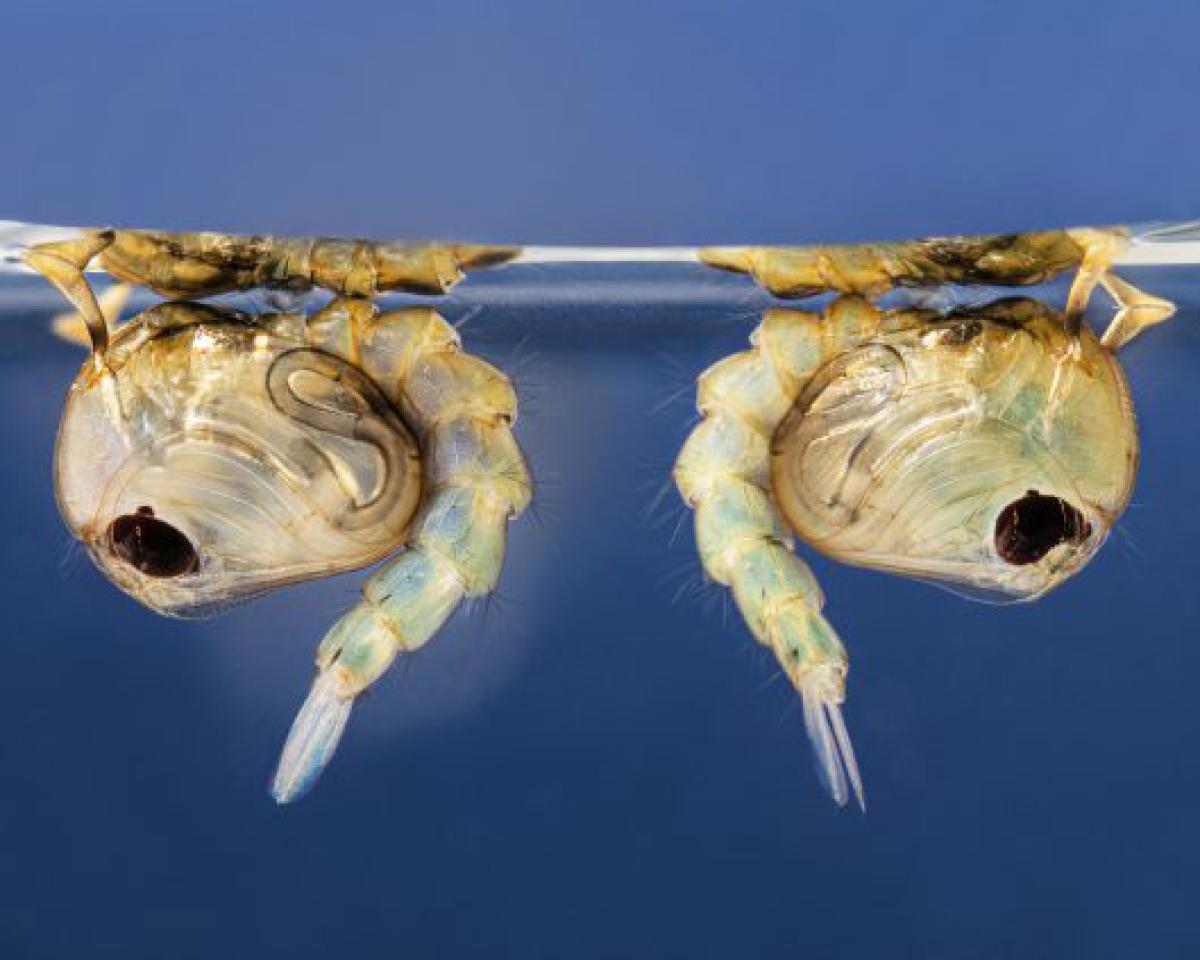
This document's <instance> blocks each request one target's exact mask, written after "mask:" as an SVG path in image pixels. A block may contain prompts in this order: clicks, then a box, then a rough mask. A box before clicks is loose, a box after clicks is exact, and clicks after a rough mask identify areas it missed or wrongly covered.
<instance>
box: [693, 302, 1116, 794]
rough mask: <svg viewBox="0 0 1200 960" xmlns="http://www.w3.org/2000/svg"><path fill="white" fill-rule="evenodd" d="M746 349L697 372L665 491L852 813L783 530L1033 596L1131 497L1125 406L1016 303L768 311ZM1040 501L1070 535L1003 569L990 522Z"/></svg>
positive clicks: (872, 558)
mask: <svg viewBox="0 0 1200 960" xmlns="http://www.w3.org/2000/svg"><path fill="white" fill-rule="evenodd" d="M751 342H752V344H753V349H751V350H749V351H747V352H744V353H739V354H735V355H734V356H732V357H728V358H726V359H724V360H722V361H720V362H718V363H716V364H715V365H713V366H712V367H711V368H710V369H709V370H708V371H706V372H705V373H704V374H703V375H702V376H701V377H700V380H699V385H698V391H697V394H698V407H699V409H700V412H701V414H702V415H703V419H702V420H701V422H700V424H699V425H698V426H697V427H696V428H695V430H693V432H692V433H691V435H690V436H689V438H688V440H687V441H686V443H685V444H684V447H683V449H682V451H681V452H680V455H679V458H678V461H677V463H676V466H675V480H676V484H677V485H678V487H679V490H680V492H681V494H682V495H683V497H684V499H685V500H686V501H687V502H688V504H690V505H691V506H692V507H693V508H694V510H695V527H696V541H697V546H698V550H699V554H700V559H701V562H702V564H703V566H704V570H705V572H706V573H707V574H708V576H709V577H711V578H712V579H713V580H715V581H717V582H718V583H722V584H726V585H728V586H729V587H730V589H731V590H732V593H733V596H734V599H735V601H736V603H737V606H738V609H739V610H740V612H741V614H742V616H743V618H744V619H745V622H746V624H747V626H748V627H749V628H750V631H751V632H752V634H753V635H754V637H755V639H756V640H758V641H759V642H760V643H762V644H763V645H765V646H767V647H768V648H770V649H771V650H773V651H774V653H775V654H776V657H777V658H778V660H779V662H780V665H781V666H782V667H783V669H784V670H785V672H786V673H787V675H788V676H789V677H790V678H791V680H792V682H793V683H794V684H795V685H796V687H797V689H798V690H799V692H800V694H801V697H802V698H803V701H804V707H805V709H804V715H805V721H806V725H807V727H808V732H809V737H810V740H811V741H812V743H813V745H814V747H815V749H816V752H817V757H818V762H819V768H820V770H821V772H822V776H823V778H824V779H825V781H826V782H827V784H828V785H829V787H830V789H831V792H832V793H833V795H834V797H835V799H837V800H838V802H839V803H844V802H845V801H846V800H847V799H848V797H849V795H850V793H851V792H854V793H855V794H856V795H857V797H858V800H859V802H860V803H862V802H863V797H862V789H861V783H860V780H859V775H858V770H857V765H856V762H855V759H854V755H853V752H852V750H851V748H850V742H849V737H848V736H847V734H846V731H845V727H844V724H843V722H842V718H841V713H840V705H841V703H842V702H843V700H844V698H845V679H846V674H847V667H848V661H847V657H846V653H845V650H844V648H843V646H842V643H841V641H840V640H839V638H838V636H837V634H836V633H835V631H834V630H833V628H832V627H831V626H830V624H829V622H828V621H827V620H826V619H825V618H824V616H823V615H822V607H823V605H824V598H823V596H822V593H821V590H820V588H819V587H818V585H817V584H816V582H815V580H814V578H813V576H812V573H811V572H810V571H809V569H808V567H807V565H806V564H805V563H804V562H803V561H802V560H801V559H800V558H799V557H798V556H797V555H796V554H795V553H794V552H793V549H792V540H791V538H792V535H793V534H795V535H798V536H799V537H800V538H802V539H803V540H805V541H806V542H808V543H809V544H811V545H812V546H814V547H816V548H817V549H819V550H821V551H822V552H824V553H826V554H828V555H830V556H832V557H835V558H837V559H840V560H844V561H846V562H849V563H853V564H857V565H861V566H868V567H872V568H875V569H882V570H887V571H889V572H893V573H900V574H904V575H909V576H917V577H921V578H926V579H930V580H935V581H938V582H942V583H945V584H948V585H950V586H952V587H955V588H959V589H965V590H968V591H970V592H973V593H986V594H988V595H991V596H995V597H1001V598H1007V599H1031V598H1033V597H1036V596H1039V595H1041V594H1042V593H1045V592H1046V591H1047V590H1049V589H1051V588H1053V587H1054V586H1055V585H1057V584H1058V583H1060V582H1062V580H1064V579H1065V578H1066V577H1068V576H1070V575H1071V574H1072V573H1074V572H1075V571H1077V570H1078V569H1080V568H1081V567H1082V566H1083V565H1084V564H1085V563H1086V562H1087V560H1088V559H1090V558H1091V557H1092V556H1093V555H1094V554H1095V552H1096V551H1097V550H1098V549H1099V547H1100V545H1101V544H1102V543H1103V541H1104V539H1105V537H1106V536H1107V534H1108V532H1109V530H1110V529H1111V527H1112V524H1113V522H1114V521H1115V519H1116V517H1117V516H1118V515H1119V513H1120V511H1121V510H1122V509H1123V508H1124V506H1125V504H1126V502H1127V500H1128V497H1129V494H1130V491H1131V489H1132V484H1133V477H1134V472H1135V468H1136V463H1137V433H1136V428H1135V424H1134V420H1133V413H1132V408H1131V405H1130V402H1129V396H1128V391H1127V389H1126V387H1125V383H1124V379H1123V377H1122V375H1121V372H1120V368H1119V366H1118V365H1117V363H1116V361H1115V359H1114V358H1113V357H1112V355H1111V354H1110V353H1109V351H1108V350H1106V349H1105V348H1104V347H1102V346H1101V345H1100V343H1099V341H1097V340H1096V338H1095V337H1094V336H1093V335H1092V334H1091V332H1090V331H1088V330H1086V329H1084V330H1083V331H1081V332H1080V333H1079V334H1078V335H1075V334H1073V333H1069V332H1068V331H1067V329H1066V327H1065V325H1064V323H1063V318H1062V316H1061V315H1059V314H1056V313H1054V312H1053V311H1051V310H1049V309H1048V308H1045V307H1041V306H1040V305H1038V304H1036V303H1034V302H1033V301H1028V300H1010V301H1000V302H998V303H996V304H992V305H990V306H988V307H984V308H978V309H976V310H969V311H959V312H957V313H955V314H953V315H951V316H949V317H942V316H940V315H937V314H933V313H931V312H929V311H921V310H895V311H888V312H881V311H879V310H877V309H876V308H875V307H873V306H872V305H871V304H869V303H868V302H867V301H865V300H863V299H861V298H859V297H846V298H843V299H841V300H838V301H835V303H834V304H833V305H832V306H831V307H830V308H829V309H828V310H826V311H825V312H824V313H820V314H817V313H807V312H802V311H795V310H771V311H768V312H767V313H766V314H765V315H764V318H763V322H762V324H761V326H760V327H759V328H758V329H757V330H756V331H755V333H754V334H753V335H752V337H751ZM1033 491H1036V492H1037V493H1038V494H1039V495H1041V496H1042V497H1044V498H1047V502H1050V498H1054V500H1055V501H1061V502H1063V503H1065V504H1068V505H1069V506H1070V507H1071V508H1073V509H1076V510H1078V511H1079V514H1080V516H1081V517H1082V520H1080V521H1079V524H1078V531H1076V532H1077V534H1078V535H1077V536H1073V537H1072V538H1070V539H1069V540H1064V541H1063V542H1060V543H1058V544H1057V545H1055V546H1053V547H1052V548H1051V549H1048V550H1047V551H1046V552H1045V553H1044V555H1042V556H1039V557H1038V558H1037V559H1036V561H1032V562H1026V561H1025V559H1024V558H1022V562H1020V563H1015V562H1013V561H1012V559H1011V553H1006V551H1005V550H1004V549H1001V548H999V547H998V546H997V544H998V543H1000V542H1001V541H1000V528H1001V526H1003V521H1002V514H1003V512H1004V511H1005V508H1006V507H1009V508H1010V510H1011V505H1012V504H1014V503H1020V502H1022V498H1023V497H1025V496H1026V495H1028V494H1029V493H1031V492H1033ZM1085 529H1086V533H1084V530H1085Z"/></svg>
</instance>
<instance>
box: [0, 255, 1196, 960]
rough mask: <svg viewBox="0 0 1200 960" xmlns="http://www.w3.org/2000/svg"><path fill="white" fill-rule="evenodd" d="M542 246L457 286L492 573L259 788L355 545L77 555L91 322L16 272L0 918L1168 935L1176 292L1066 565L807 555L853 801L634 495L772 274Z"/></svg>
mask: <svg viewBox="0 0 1200 960" xmlns="http://www.w3.org/2000/svg"><path fill="white" fill-rule="evenodd" d="M531 269H532V268H531ZM522 276H523V277H524V280H521V282H514V278H516V279H518V280H519V279H520V278H521V277H522ZM530 279H531V275H530V273H529V271H528V270H526V271H525V272H521V271H518V270H516V269H514V270H512V272H511V273H504V272H501V273H498V274H488V275H480V277H478V278H475V279H472V280H471V281H469V282H468V283H467V284H465V285H464V286H463V287H460V288H459V291H458V292H457V294H456V295H455V296H454V297H453V298H451V300H450V302H449V303H448V304H447V305H446V306H445V312H446V314H447V316H450V317H452V318H454V319H456V320H464V319H465V326H464V327H463V332H464V336H465V337H466V339H467V342H468V344H469V346H470V347H471V348H472V349H473V350H475V351H477V352H479V353H481V354H483V355H484V356H486V357H488V358H489V359H491V360H492V361H494V362H495V363H497V364H499V365H500V366H501V367H503V368H506V369H508V370H509V371H510V372H512V373H513V374H514V376H515V378H516V380H517V383H518V387H519V389H520V390H521V394H522V398H523V402H524V409H523V414H522V418H521V420H520V421H519V424H518V428H519V429H518V435H519V437H520V439H521V441H522V443H523V445H524V447H525V449H526V451H527V454H528V456H529V459H530V462H531V465H532V468H533V470H534V472H535V474H536V475H537V477H538V479H539V497H538V503H537V507H536V509H535V510H534V511H532V512H531V515H527V516H526V517H524V518H523V519H521V520H520V521H519V522H518V523H516V524H515V525H514V527H513V530H512V544H511V552H510V555H509V558H508V561H507V564H506V569H505V573H504V576H503V579H502V582H501V588H500V596H499V598H498V599H497V600H496V602H495V603H493V604H491V605H489V606H488V607H486V608H484V609H480V610H477V611H475V612H474V613H473V614H466V615H464V614H461V613H460V614H459V615H457V616H456V617H455V618H454V620H453V621H452V622H451V624H450V625H449V626H448V628H447V629H446V630H445V631H444V632H443V633H442V634H441V635H440V636H438V637H437V638H435V640H434V641H433V642H431V643H430V644H429V645H428V646H427V647H426V648H425V649H424V650H423V651H421V652H420V653H418V654H416V655H414V656H411V657H409V658H407V659H406V660H405V661H403V662H402V663H401V665H400V666H399V667H398V668H396V669H394V670H393V671H392V673H391V674H390V675H388V676H387V677H385V679H384V680H383V681H381V682H380V683H379V684H378V685H377V687H376V688H375V689H374V690H373V692H372V693H371V694H370V695H369V696H368V697H367V698H366V699H365V701H364V702H363V703H362V704H361V705H360V707H358V708H357V711H356V715H355V716H354V718H353V719H352V722H351V727H350V730H349V732H348V734H347V736H346V739H345V741H344V743H343V745H342V747H341V750H340V753H339V756H338V757H337V758H336V759H335V761H334V763H333V765H332V767H331V769H330V770H329V772H328V773H327V775H326V777H325V778H324V780H323V781H322V782H321V783H320V784H319V785H318V787H317V789H316V791H315V792H314V793H313V794H312V795H311V796H310V797H309V798H307V799H306V800H304V801H303V802H301V803H299V804H297V805H294V806H292V807H290V808H287V809H280V808H277V807H276V806H275V804H274V803H273V802H272V801H271V800H270V798H269V796H268V795H267V792H266V786H267V782H268V779H269V776H270V773H271V769H272V765H273V763H274V760H275V757H276V754H277V751H278V749H279V747H280V745H281V743H282V739H283V736H284V734H285V732H286V729H287V726H288V724H289V723H290V721H291V717H292V715H293V712H294V710H295V708H296V707H297V706H298V704H299V702H300V700H301V699H302V697H303V696H304V693H305V692H306V690H307V686H308V683H309V681H310V679H311V675H312V668H311V657H312V652H313V649H314V646H315V643H316V641H317V640H318V639H319V637H320V635H321V634H322V633H323V632H324V630H325V629H326V627H327V626H328V624H330V623H331V622H332V620H333V619H334V618H335V617H336V615H338V614H339V613H340V612H341V611H342V610H344V609H345V608H346V607H347V606H348V605H349V604H351V603H352V602H353V600H354V597H355V590H356V586H357V583H358V582H359V581H360V580H361V575H357V576H347V577H341V578H338V579H335V580H332V581H325V582H319V583H313V584H309V585H306V586H301V587H297V588H293V589H289V590H286V591H283V592H281V593H278V594H276V595H273V596H270V597H267V598H265V599H263V600H260V601H258V602H255V603H253V604H251V605H249V606H246V607H242V608H240V609H237V610H235V611H233V612H231V613H229V614H227V615H225V616H223V617H221V618H218V619H215V620H211V621H203V622H181V621H172V620H167V619H163V618H160V617H157V616H155V615H153V614H150V613H148V612H147V611H145V610H143V609H142V608H140V607H138V606H137V605H135V604H134V602H133V601H131V600H129V599H128V598H126V597H125V596H124V595H122V594H120V593H119V592H118V591H117V590H116V589H115V588H113V587H112V586H111V585H109V584H108V583H107V582H106V581H104V580H103V579H102V578H101V576H100V575H99V574H98V573H97V572H96V571H95V570H93V569H92V568H91V566H90V564H89V563H88V561H87V560H86V559H83V558H81V557H79V556H77V555H75V556H74V557H70V556H69V551H68V537H67V534H66V532H65V530H64V528H63V527H62V525H61V523H60V521H59V519H58V517H57V515H56V511H55V505H54V502H53V493H52V490H51V484H50V464H51V455H52V445H53V434H54V428H55V423H56V419H57V415H58V408H59V403H60V400H61V396H62V392H63V391H64V390H65V389H66V387H67V385H68V383H69V382H70V380H71V378H72V377H73V375H74V372H75V370H76V369H77V365H78V363H79V360H80V357H79V354H78V352H77V351H76V349H75V348H72V347H70V346H68V345H66V344H62V343H59V342H57V341H55V340H54V339H53V338H51V336H50V335H49V334H48V333H47V332H46V322H47V318H48V315H49V313H51V312H53V310H55V309H57V303H56V302H55V301H54V300H53V299H52V298H50V297H41V298H40V299H38V298H37V296H36V295H35V294H33V293H32V292H29V296H28V297H27V301H18V300H15V298H10V299H13V300H14V302H27V305H26V306H25V307H20V308H17V307H13V308H12V309H11V310H10V311H9V312H6V313H5V314H4V315H3V321H4V326H5V330H6V333H8V334H10V336H6V338H5V341H4V346H3V348H2V349H0V371H2V373H3V376H0V409H3V410H4V411H6V412H5V415H4V418H3V435H4V437H5V443H6V447H7V449H6V451H5V462H6V464H7V469H6V470H5V471H4V474H3V476H4V481H3V491H4V497H5V502H6V504H7V506H6V509H5V512H4V517H5V536H4V538H3V541H2V542H0V570H2V571H3V576H4V581H3V583H4V586H3V598H4V610H5V615H6V623H7V629H6V631H5V632H6V635H7V637H8V643H7V645H6V651H7V652H6V656H5V665H4V669H3V670H2V671H0V756H3V758H4V789H3V790H0V849H2V850H3V856H2V857H0V945H2V947H3V951H2V955H3V956H4V957H39V958H40V957H65V956H70V957H89V958H91V957H97V958H99V957H113V958H117V957H119V958H123V960H129V958H141V957H147V958H150V957H177V958H192V957H195V958H208V957H213V956H223V957H252V956H253V957H262V956H271V957H274V956H288V957H297V958H300V957H304V958H307V957H322V956H341V957H350V956H362V957H367V956H418V957H425V956H430V957H469V956H534V957H542V956H545V957H551V956H554V957H558V956H572V957H615V956H656V957H657V956H661V957H729V956H754V957H786V956H797V955H803V956H809V957H842V956H854V957H874V956H880V955H881V954H885V953H886V955H889V956H898V957H953V958H963V957H971V958H974V957H978V958H993V957H1073V956H1081V957H1082V956H1086V957H1112V958H1118V957H1130V956H1154V957H1186V956H1192V955H1194V954H1195V952H1196V950H1197V949H1200V918H1198V917H1197V915H1196V902H1197V894H1198V893H1200V880H1197V871H1196V864H1197V862H1198V860H1200V822H1198V821H1197V818H1196V815H1195V810H1196V807H1197V802H1198V800H1200V759H1198V758H1197V751H1196V749H1195V743H1196V740H1197V737H1198V735H1200V716H1198V713H1197V709H1196V697H1195V686H1196V680H1195V678H1196V677H1197V676H1200V646H1198V645H1197V644H1196V642H1195V638H1196V633H1197V624H1198V623H1200V601H1198V593H1197V590H1196V585H1195V570H1196V566H1195V561H1194V557H1193V556H1192V552H1193V549H1194V540H1195V530H1196V519H1195V508H1194V504H1195V483H1196V479H1195V478H1196V473H1197V469H1198V468H1200V444H1198V443H1197V439H1196V433H1195V430H1194V429H1193V425H1194V424H1195V423H1196V422H1198V418H1200V396H1198V394H1197V392H1196V390H1195V382H1196V381H1195V371H1196V370H1197V369H1198V364H1200V333H1198V331H1200V326H1198V324H1200V314H1197V313H1196V312H1195V311H1188V312H1185V313H1183V314H1181V315H1180V316H1179V317H1178V319H1177V320H1176V321H1175V322H1173V323H1171V324H1168V325H1166V326H1164V327H1161V328H1158V329H1157V330H1155V331H1153V332H1152V333H1150V334H1148V335H1146V336H1145V337H1143V339H1142V340H1140V341H1139V342H1138V343H1136V344H1135V345H1134V346H1132V347H1131V348H1129V350H1128V351H1127V354H1126V366H1127V370H1128V373H1129V377H1130V380H1131V382H1132V385H1133V392H1134V395H1135V398H1136V403H1137V409H1138V412H1139V415H1140V419H1141V424H1142V439H1143V444H1144V461H1143V465H1142V471H1141V476H1140V480H1139V484H1138V487H1137V491H1136V494H1135V498H1134V504H1133V506H1131V508H1130V509H1129V511H1128V512H1127V514H1126V515H1125V518H1124V519H1123V520H1122V522H1121V525H1120V529H1119V530H1118V531H1117V532H1116V534H1115V535H1114V536H1113V537H1112V539H1111V541H1110V542H1109V544H1108V545H1107V546H1106V547H1105V549H1104V550H1103V551H1102V552H1101V554H1100V555H1099V557H1098V558H1097V559H1096V560H1095V562H1094V563H1093V564H1092V565H1091V566H1090V567H1089V568H1088V569H1086V570H1085V571H1084V572H1083V573H1082V574H1081V575H1080V576H1078V577H1077V578H1076V579H1074V580H1073V581H1071V582H1069V583H1068V584H1067V585H1066V586H1064V587H1063V588H1062V589H1061V590H1060V591H1058V592H1057V593H1054V594H1052V595H1051V596H1049V597H1047V598H1046V599H1044V600H1043V601H1041V602H1038V603H1036V604H1032V605H1026V606H1017V607H994V606H985V605H981V604H976V603H971V602H968V601H965V600H962V599H959V598H957V597H955V596H952V595H950V594H948V593H945V592H942V591H940V590H937V589H934V588H931V587H928V586H924V585H920V584H916V583H911V582H907V581H903V580H899V579H895V578H892V577H887V576H883V575H879V574H872V573H868V572H863V571H856V570H851V569H849V568H845V567H841V566H838V565H836V564H834V563H831V562H828V561H825V560H823V559H822V558H820V557H816V556H814V555H813V554H812V552H811V551H807V552H806V556H808V557H809V559H810V560H811V561H812V563H813V566H814V569H815V570H816V573H817V575H818V577H819V579H820V580H821V582H822V584H823V585H824V588H825V590H826V593H827V595H828V606H827V612H828V614H829V616H830V617H831V618H832V620H833V622H834V623H835V624H836V625H837V627H838V629H839V630H840V632H841V633H842V635H843V637H844V638H845V640H846V642H847V645H848V647H849V649H850V652H851V657H852V671H851V679H850V700H849V705H848V708H847V717H848V721H849V724H850V727H851V730H852V733H853V736H854V739H855V743H856V746H857V750H858V754H859V759H860V762H861V764H862V767H863V771H864V776H865V778H866V784H867V795H868V802H869V805H870V806H869V811H868V812H867V814H866V815H865V816H863V815H859V814H858V813H856V812H850V811H841V810H839V809H838V808H837V807H835V806H834V804H833V803H832V802H831V801H830V800H829V799H828V798H827V797H826V795H825V794H824V792H823V791H822V789H821V787H820V785H819V783H818V782H817V779H816V777H815V776H814V774H813V771H812V767H811V760H810V751H809V747H808V745H807V743H806V741H805V736H804V731H803V722H802V717H801V713H800V709H799V705H798V703H797V700H796V697H795V694H794V693H793V691H792V690H791V688H790V686H789V684H788V683H787V681H786V680H784V679H782V678H781V677H780V676H779V675H778V671H777V669H776V668H775V665H774V663H773V661H772V659H771V658H770V656H769V655H768V654H767V653H766V652H765V651H763V650H762V649H760V648H758V647H756V646H755V645H754V644H753V642H752V641H751V639H750V637H749V635H748V633H747V632H746V630H745V628H744V627H743V626H741V624H740V623H739V622H738V618H737V617H736V615H735V614H734V612H733V611H732V609H731V607H730V605H729V604H728V603H727V602H725V601H724V600H723V599H722V596H721V594H720V592H719V591H717V590H715V589H714V588H704V587H703V586H702V585H701V584H700V581H699V569H698V565H697V563H696V559H695V553H694V545H693V543H692V540H691V535H690V528H689V524H688V518H687V517H686V516H684V515H683V514H682V512H681V507H680V504H679V501H678V499H677V497H676V495H675V493H674V492H673V490H668V491H667V492H666V495H665V497H663V499H662V500H661V502H659V503H657V504H656V498H657V495H658V493H659V491H660V490H661V488H662V485H663V484H664V483H665V482H666V480H667V473H668V469H669V465H670V462H671V460H672V458H673V456H674V454H675V452H676V451H677V449H678V446H679V444H680V442H681V440H682V439H683V437H684V436H685V434H686V432H687V430H688V429H689V426H690V424H691V422H692V416H693V413H692V407H691V393H692V388H691V380H692V378H693V377H694V376H695V374H696V373H697V372H699V371H700V370H701V369H702V368H703V367H704V366H706V365H707V364H708V363H710V362H712V361H713V360H715V359H717V358H719V357H721V356H723V355H725V354H727V353H730V352H732V351H734V350H736V349H739V348H740V347H741V346H742V345H743V344H744V343H745V337H746V335H747V333H748V332H749V330H750V329H751V328H752V326H753V325H754V324H755V322H756V316H757V313H758V311H759V309H760V308H761V307H762V306H763V304H764V302H765V301H764V298H763V297H761V296H760V295H758V294H754V293H751V292H750V287H749V285H748V284H746V283H745V282H744V281H742V280H740V279H738V278H733V277H725V276H719V277H718V276H716V275H704V276H703V277H701V278H700V279H698V280H697V282H695V283H692V284H691V285H675V286H672V285H665V286H661V287H655V286H653V285H651V284H648V283H642V282H640V281H639V280H638V279H637V278H634V279H633V281H630V282H627V283H626V284H625V286H624V288H623V289H624V290H625V291H626V292H627V293H628V294H629V296H631V297H633V298H634V300H633V301H631V300H625V301H620V300H618V301H617V302H601V294H602V292H603V291H604V290H610V288H607V287H601V286H600V285H598V284H594V283H588V282H586V278H585V282H582V283H580V284H577V285H576V286H574V287H573V288H571V289H568V290H567V291H566V292H565V293H564V292H563V291H561V290H560V291H559V294H558V295H557V296H555V297H548V295H547V296H542V295H538V296H536V297H535V298H534V299H531V297H530V291H529V290H528V289H525V288H526V287H527V286H528V282H529V281H530ZM532 279H533V280H534V281H537V279H538V278H537V276H536V272H535V273H534V274H533V276H532ZM22 289H24V290H26V291H27V292H28V291H31V290H32V288H29V287H25V288H22ZM534 292H535V293H536V290H535V291H534ZM610 295H611V290H610V292H609V294H604V296H610ZM634 301H636V302H634ZM249 302H250V303H253V302H254V301H253V299H252V298H251V299H250V301H249ZM39 304H41V306H39ZM64 556H68V559H67V560H66V562H65V563H64Z"/></svg>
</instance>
